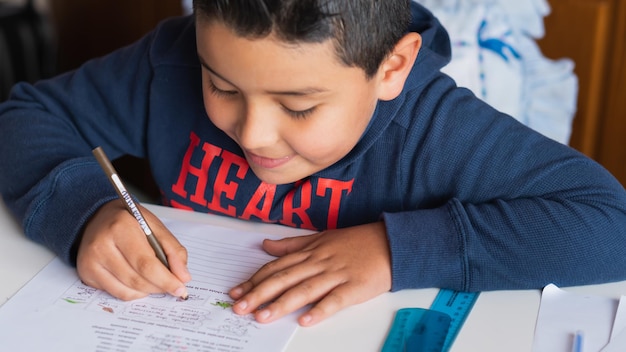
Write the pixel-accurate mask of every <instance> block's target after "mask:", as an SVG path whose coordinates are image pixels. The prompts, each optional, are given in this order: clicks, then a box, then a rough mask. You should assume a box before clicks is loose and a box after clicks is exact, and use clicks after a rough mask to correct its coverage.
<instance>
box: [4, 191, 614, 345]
mask: <svg viewBox="0 0 626 352" xmlns="http://www.w3.org/2000/svg"><path fill="white" fill-rule="evenodd" d="M147 207H149V209H150V210H151V211H153V212H154V213H155V214H156V215H158V216H166V217H169V218H178V219H183V220H190V221H197V222H204V223H209V224H213V225H218V226H228V227H234V228H240V229H243V230H250V231H258V232H264V233H273V234H279V235H281V234H287V233H291V234H293V232H294V231H297V230H294V229H290V228H287V227H283V226H275V225H267V224H259V223H250V222H243V221H239V220H235V219H230V218H226V217H221V216H214V215H207V214H200V213H193V212H187V211H179V210H176V209H171V208H165V207H160V206H153V205H147ZM0 241H1V243H2V245H0V282H2V284H1V285H0V305H1V304H4V303H5V302H6V301H7V300H8V299H9V298H10V297H11V296H12V295H13V294H15V293H16V292H17V291H18V290H19V289H20V288H21V287H22V286H23V285H24V284H26V283H27V282H28V280H30V279H31V278H32V277H33V276H34V275H35V274H36V273H37V272H38V271H39V270H41V269H42V268H43V267H44V266H45V265H46V264H48V263H49V262H50V260H52V259H53V258H54V255H53V254H52V252H50V251H49V250H47V249H45V248H43V247H42V246H39V245H37V244H35V243H33V242H31V241H29V240H28V239H26V238H25V236H24V235H23V232H22V230H21V229H20V227H19V226H18V224H17V223H16V222H15V220H14V219H13V218H12V217H11V216H10V215H9V213H8V210H7V209H6V207H5V205H4V204H3V203H2V202H0ZM565 290H568V291H572V292H581V293H588V294H598V295H605V296H609V297H619V296H620V295H621V294H623V293H626V282H620V283H614V284H605V285H594V286H581V287H571V288H565ZM437 292H438V290H436V289H425V290H405V291H401V292H396V293H386V294H383V295H381V296H378V297H376V298H374V299H372V300H370V301H368V302H365V303H362V304H360V305H356V306H352V307H349V308H347V309H344V310H343V311H341V312H339V313H337V314H336V315H334V316H333V317H331V318H329V319H327V320H325V321H323V322H321V323H320V324H318V325H316V326H313V327H309V328H299V329H298V330H297V332H296V334H295V336H294V338H293V339H292V341H291V342H290V343H289V345H288V347H287V351H298V352H308V351H325V352H332V351H380V349H381V348H382V344H383V343H384V340H385V337H386V335H387V332H388V329H389V327H390V325H391V322H392V321H393V317H394V314H395V312H396V310H398V309H400V308H404V307H422V308H428V307H429V306H430V304H431V303H432V301H433V299H434V297H435V295H436V294H437ZM540 298H541V294H540V291H539V290H528V291H497V292H483V293H481V295H480V297H479V298H478V301H477V302H476V304H475V306H474V309H473V310H472V313H471V314H470V316H469V317H468V319H467V321H466V323H465V325H464V326H463V329H462V330H461V332H460V333H459V336H458V337H457V340H456V342H455V343H454V345H453V346H452V351H482V352H486V351H504V350H506V351H530V350H531V346H532V342H533V336H534V329H535V321H536V319H537V312H538V309H539V301H540Z"/></svg>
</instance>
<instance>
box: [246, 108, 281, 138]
mask: <svg viewBox="0 0 626 352" xmlns="http://www.w3.org/2000/svg"><path fill="white" fill-rule="evenodd" d="M278 127H279V124H278V121H277V118H276V115H274V114H273V113H272V109H271V108H270V107H265V106H263V104H261V103H248V104H246V108H245V109H244V111H243V116H242V118H241V119H240V123H239V126H238V137H239V143H240V145H241V146H242V147H243V148H245V149H248V150H255V149H261V148H264V147H268V146H272V145H274V144H276V143H277V142H278V139H279V135H280V133H279V130H278Z"/></svg>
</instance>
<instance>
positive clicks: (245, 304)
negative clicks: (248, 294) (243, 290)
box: [235, 301, 248, 310]
mask: <svg viewBox="0 0 626 352" xmlns="http://www.w3.org/2000/svg"><path fill="white" fill-rule="evenodd" d="M235 305H236V306H237V308H238V309H240V310H245V309H246V308H248V302H246V301H239V302H237V303H235Z"/></svg>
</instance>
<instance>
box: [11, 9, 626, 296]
mask: <svg viewBox="0 0 626 352" xmlns="http://www.w3.org/2000/svg"><path fill="white" fill-rule="evenodd" d="M412 10H413V21H412V24H411V28H410V30H412V31H417V32H419V33H420V34H421V35H422V37H423V47H422V49H421V51H420V53H419V55H418V58H417V61H416V63H415V65H414V67H413V69H412V71H411V74H410V77H409V78H408V80H407V82H406V84H405V87H404V90H403V92H402V93H401V94H400V96H399V97H397V98H396V99H394V100H392V101H380V102H379V103H378V105H377V107H376V111H375V113H374V116H373V117H372V119H371V122H370V125H369V126H368V128H367V130H366V131H365V133H364V135H363V136H362V138H361V139H360V141H359V142H358V144H357V145H356V146H355V147H354V149H353V150H351V151H350V152H349V153H348V155H346V156H345V157H344V158H343V159H341V160H340V161H339V162H337V163H336V164H334V165H332V166H330V167H328V168H326V169H324V170H322V171H320V172H318V173H316V174H314V175H310V177H307V178H306V179H303V180H300V181H299V182H296V183H294V184H286V185H271V184H266V183H263V182H261V181H260V180H259V179H258V178H257V177H256V176H255V175H254V174H253V173H252V171H251V170H250V168H249V166H248V164H247V163H246V161H245V159H244V158H243V154H242V152H241V150H240V148H239V146H238V145H237V144H236V143H235V142H234V141H233V140H231V139H230V138H229V137H228V136H226V134H224V133H223V132H222V131H220V130H219V129H217V128H216V127H215V126H214V125H213V124H212V123H211V121H210V120H209V119H208V118H207V116H206V112H205V110H204V107H203V101H202V87H201V67H200V65H199V63H198V59H197V56H196V47H195V32H194V23H193V18H191V17H182V18H175V19H171V20H168V21H166V22H164V23H162V24H161V25H160V26H159V27H158V28H156V29H155V30H154V31H153V32H152V33H150V34H149V35H147V36H146V37H145V38H143V39H142V40H140V41H139V42H137V43H136V44H134V45H131V46H129V47H126V48H123V49H121V50H118V51H116V52H114V53H112V54H110V55H108V56H106V57H103V58H100V59H96V60H92V61H90V62H88V63H86V64H85V65H83V66H82V67H81V68H79V69H78V70H76V71H74V72H70V73H67V74H64V75H61V76H59V77H56V78H53V79H50V80H46V81H41V82H39V83H37V84H35V85H34V86H33V85H28V84H19V85H17V86H16V87H15V88H14V90H13V93H12V96H11V98H10V100H8V101H7V102H5V103H3V104H0V138H1V140H2V143H0V165H1V166H0V192H1V193H2V196H3V199H4V201H5V202H6V204H7V205H8V207H9V208H10V209H11V210H12V212H13V213H14V214H15V216H16V217H17V218H18V219H19V220H20V221H21V224H22V226H23V228H24V231H25V233H26V235H27V236H28V237H29V238H31V239H33V240H35V241H37V242H39V243H42V244H43V245H45V246H47V247H49V248H51V249H52V250H54V251H55V252H56V253H57V254H58V255H59V256H60V257H61V258H63V259H64V260H65V261H66V262H68V263H70V264H75V260H76V258H75V255H76V253H75V248H76V246H75V244H76V242H77V241H78V239H79V238H80V234H81V230H82V228H83V226H84V225H85V223H86V221H87V220H88V219H89V217H90V216H91V215H92V214H93V213H94V212H95V211H96V210H97V209H98V207H100V206H101V205H102V204H104V203H105V202H108V201H110V200H112V199H115V198H116V194H115V193H114V191H113V189H112V187H111V185H110V184H109V181H108V180H107V179H106V177H105V175H104V173H103V172H102V170H101V169H100V167H99V165H98V164H97V162H96V161H95V159H94V158H93V157H92V156H91V150H92V149H93V148H94V147H95V146H102V147H103V148H104V150H105V151H106V152H107V154H108V155H109V156H110V157H111V158H113V159H114V158H117V157H119V156H122V155H124V154H130V155H134V156H137V157H141V158H146V159H147V160H148V161H149V163H150V165H151V168H152V173H153V175H154V178H155V181H156V183H157V184H158V186H159V188H160V191H161V192H162V198H163V203H164V204H166V205H170V206H174V207H179V208H186V209H193V210H195V211H200V212H209V213H215V214H221V215H226V216H232V217H237V218H241V219H246V220H254V221H264V222H272V223H278V224H283V225H286V226H293V227H303V228H310V229H316V230H323V229H329V228H341V227H347V226H352V225H357V224H363V223H369V222H374V221H378V220H381V219H383V220H384V222H385V226H386V229H387V237H388V241H389V245H390V249H391V256H392V268H391V269H392V275H393V287H392V289H393V290H399V289H404V288H421V287H446V288H452V289H457V290H493V289H524V288H540V287H543V286H544V285H546V284H548V283H556V284H557V285H560V286H566V285H580V284H591V283H600V282H607V281H616V280H623V279H626V238H625V235H626V193H625V191H624V189H623V187H622V186H621V185H620V184H619V183H618V182H617V181H616V180H615V179H614V178H613V177H612V176H611V175H610V174H609V173H608V172H607V171H606V170H605V169H603V168H602V167H601V166H600V165H598V164H597V163H595V162H594V161H592V160H590V159H588V158H587V157H585V156H583V155H582V154H580V153H578V152H576V151H574V150H572V149H570V148H569V147H567V146H564V145H561V144H559V143H557V142H555V141H552V140H550V139H548V138H545V137H543V136H541V135H540V134H538V133H536V132H534V131H532V130H530V129H528V128H527V127H525V126H523V125H521V124H520V123H518V122H517V121H516V120H514V119H513V118H511V117H509V116H506V115H504V114H501V113H499V112H498V111H496V110H494V109H493V108H491V107H490V106H488V105H486V104H485V103H483V102H482V101H481V100H479V99H477V98H476V97H475V96H473V95H472V93H471V92H470V91H468V90H466V89H462V88H457V87H456V86H455V83H454V81H453V80H452V79H450V78H449V77H447V76H446V75H444V74H442V73H441V72H440V71H439V69H440V68H441V67H442V66H444V65H445V64H446V63H447V62H448V60H449V57H450V44H449V40H448V37H447V34H446V32H445V30H444V29H443V28H442V27H441V26H440V25H439V23H438V22H437V20H436V19H435V18H433V17H432V15H431V14H430V13H429V12H428V11H426V10H425V9H423V8H422V7H421V6H419V5H417V4H413V9H412Z"/></svg>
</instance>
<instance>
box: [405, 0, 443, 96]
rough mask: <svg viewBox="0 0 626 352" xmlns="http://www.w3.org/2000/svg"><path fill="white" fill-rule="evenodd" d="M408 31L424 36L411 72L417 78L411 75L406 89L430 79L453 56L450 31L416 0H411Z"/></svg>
mask: <svg viewBox="0 0 626 352" xmlns="http://www.w3.org/2000/svg"><path fill="white" fill-rule="evenodd" d="M408 32H416V33H419V34H420V35H421V36H422V47H421V49H420V51H419V54H418V55H417V60H415V64H414V65H413V69H412V72H411V77H414V78H417V80H415V79H411V77H410V78H409V79H408V80H407V83H406V84H407V85H408V86H407V87H405V89H407V88H413V87H415V86H418V85H420V84H421V83H423V82H426V81H429V80H430V79H431V78H432V76H433V75H435V74H437V73H438V71H439V70H440V69H441V68H442V67H444V66H445V65H447V64H448V63H449V62H450V59H451V56H452V48H451V45H450V37H449V36H448V32H447V31H446V30H445V29H444V28H443V26H442V25H441V23H439V20H437V18H435V16H434V15H433V14H432V12H430V11H429V10H427V9H426V8H425V7H424V6H422V5H420V4H418V3H416V2H415V1H411V24H410V25H409V28H408Z"/></svg>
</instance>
